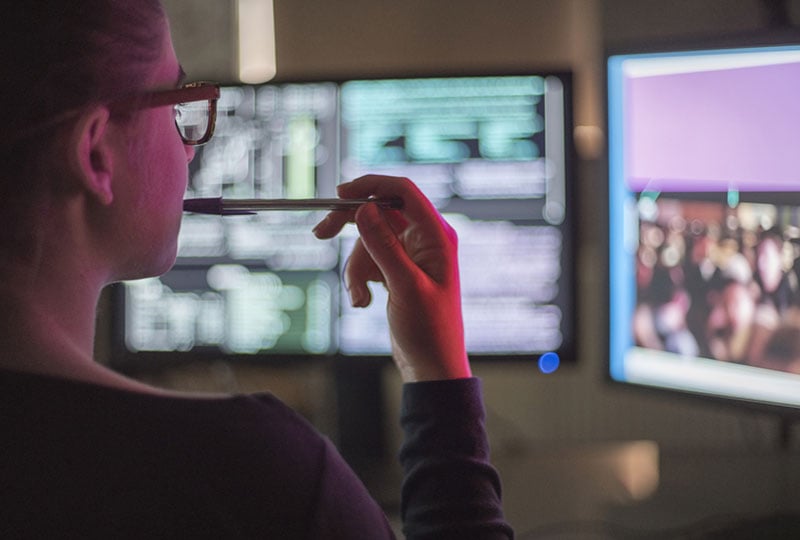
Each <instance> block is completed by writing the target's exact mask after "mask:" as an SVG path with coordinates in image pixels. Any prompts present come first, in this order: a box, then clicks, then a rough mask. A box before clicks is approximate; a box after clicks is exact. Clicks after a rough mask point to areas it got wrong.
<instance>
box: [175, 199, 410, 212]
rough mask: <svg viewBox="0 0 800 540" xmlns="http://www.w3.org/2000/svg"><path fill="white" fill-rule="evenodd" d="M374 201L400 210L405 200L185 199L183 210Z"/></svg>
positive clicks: (346, 206)
mask: <svg viewBox="0 0 800 540" xmlns="http://www.w3.org/2000/svg"><path fill="white" fill-rule="evenodd" d="M365 203H374V204H377V205H378V206H380V207H382V208H391V209H395V210H399V209H400V208H402V207H403V201H402V200H401V199H398V198H392V199H223V198H222V197H210V198H202V199H185V200H184V201H183V210H184V211H185V212H194V213H197V214H217V215H222V216H232V215H242V214H254V213H255V212H261V211H265V210H351V209H356V208H358V207H359V206H361V205H362V204H365Z"/></svg>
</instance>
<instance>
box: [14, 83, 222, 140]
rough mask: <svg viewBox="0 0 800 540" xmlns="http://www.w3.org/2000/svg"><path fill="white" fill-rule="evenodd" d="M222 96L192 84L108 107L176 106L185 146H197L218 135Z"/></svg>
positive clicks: (21, 133)
mask: <svg viewBox="0 0 800 540" xmlns="http://www.w3.org/2000/svg"><path fill="white" fill-rule="evenodd" d="M219 96H220V90H219V85H218V84H216V83H211V82H194V83H188V84H185V85H183V86H181V87H180V88H169V89H166V90H150V91H147V92H142V93H134V94H129V95H124V96H118V97H116V98H113V99H111V100H109V101H107V102H108V103H110V104H111V106H112V107H114V108H117V109H122V110H124V109H141V108H150V107H163V106H164V105H173V106H174V110H175V127H176V128H177V129H178V134H179V135H180V136H181V140H182V141H183V144H185V145H188V146H197V145H200V144H205V143H207V142H208V141H209V140H210V139H211V136H212V135H214V125H215V123H216V120H217V100H218V99H219ZM79 113H80V109H69V110H67V111H64V112H62V113H60V114H57V115H55V116H53V117H51V118H49V119H47V120H45V121H41V122H34V123H32V124H29V125H28V126H27V127H25V128H23V129H17V130H15V131H14V132H13V133H9V134H5V133H0V144H7V143H12V142H15V141H20V140H25V139H27V138H28V137H31V136H38V135H39V134H40V133H41V132H42V131H44V130H47V129H52V127H53V126H55V125H58V124H60V123H62V122H65V121H67V120H70V119H71V118H74V117H75V116H76V115H77V114H79Z"/></svg>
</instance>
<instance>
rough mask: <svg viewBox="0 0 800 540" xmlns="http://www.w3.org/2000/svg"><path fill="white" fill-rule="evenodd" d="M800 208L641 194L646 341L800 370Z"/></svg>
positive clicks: (639, 317)
mask: <svg viewBox="0 0 800 540" xmlns="http://www.w3.org/2000/svg"><path fill="white" fill-rule="evenodd" d="M798 213H800V209H797V208H785V207H777V206H773V205H764V204H747V203H742V204H739V205H737V206H735V207H734V208H730V207H728V205H727V204H724V203H717V202H701V201H682V200H674V199H660V200H647V199H642V200H640V201H639V220H640V221H639V243H638V250H637V254H636V281H637V302H636V308H635V311H634V317H633V323H632V324H633V330H634V339H635V342H636V344H637V345H639V346H641V347H646V348H650V349H657V350H663V351H669V352H673V353H676V354H680V355H683V356H689V357H697V356H700V357H705V358H711V359H715V360H719V361H724V362H735V363H740V364H748V365H752V366H756V367H762V368H767V369H773V370H780V371H788V372H793V373H799V374H800V227H798V225H797V224H796V223H793V222H794V221H795V220H794V219H792V218H793V217H796V216H797V214H798Z"/></svg>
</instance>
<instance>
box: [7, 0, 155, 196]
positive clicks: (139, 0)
mask: <svg viewBox="0 0 800 540" xmlns="http://www.w3.org/2000/svg"><path fill="white" fill-rule="evenodd" d="M164 20H165V15H164V11H163V8H162V7H161V4H160V2H159V0H136V1H134V2H131V1H129V0H70V1H67V2H65V1H63V0H29V1H26V2H14V3H11V4H10V5H8V6H4V8H3V11H2V18H0V28H2V30H1V31H0V50H2V51H3V54H2V55H0V71H1V72H2V74H3V84H2V85H1V86H0V107H2V124H0V126H2V127H1V128H0V148H2V149H0V159H2V161H3V165H2V167H1V168H0V194H2V195H3V197H4V198H5V197H15V198H17V196H24V195H25V194H24V193H20V192H19V190H20V189H21V188H23V187H25V188H26V191H28V192H30V191H35V188H36V184H35V179H36V177H38V176H41V175H42V174H44V171H42V169H43V168H45V169H46V168H47V167H48V166H49V165H52V164H50V163H47V159H44V161H43V158H46V157H47V156H48V152H47V149H49V148H51V145H53V144H55V143H57V140H58V139H59V137H60V136H61V134H60V133H59V127H60V126H61V123H59V121H58V120H59V119H62V120H63V119H64V115H65V113H67V114H68V113H69V112H70V111H73V110H75V109H76V108H79V107H81V106H84V105H86V104H88V103H92V102H95V101H99V100H103V99H106V98H109V97H112V96H114V95H117V94H119V93H120V92H124V91H130V90H131V89H136V88H137V87H141V86H142V85H144V84H146V81H147V71H148V66H149V64H150V63H151V62H152V61H153V59H154V58H156V57H157V56H158V55H159V54H160V48H161V39H159V36H160V35H161V34H162V33H163V32H164V23H163V21H164ZM21 177H23V178H25V179H26V182H27V183H29V184H30V185H28V186H20V185H18V183H17V182H18V181H19V179H20V178H21ZM39 187H41V186H39Z"/></svg>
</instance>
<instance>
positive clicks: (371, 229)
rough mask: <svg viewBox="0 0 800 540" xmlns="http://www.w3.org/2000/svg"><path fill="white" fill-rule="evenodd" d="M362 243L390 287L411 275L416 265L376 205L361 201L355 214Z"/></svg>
mask: <svg viewBox="0 0 800 540" xmlns="http://www.w3.org/2000/svg"><path fill="white" fill-rule="evenodd" d="M355 221H356V226H357V227H358V232H359V234H360V235H361V243H362V244H363V245H364V248H366V250H367V252H368V253H369V255H370V257H371V258H372V260H373V261H375V264H376V265H377V266H378V268H379V269H380V271H381V274H383V277H384V279H385V280H386V285H387V287H389V288H390V289H391V288H392V285H393V283H394V284H395V285H396V284H397V283H403V282H405V281H406V279H404V278H405V277H407V276H408V275H409V274H413V273H414V271H415V269H416V265H414V263H413V262H412V261H411V259H410V258H409V256H408V254H407V253H406V251H405V249H404V248H403V244H402V243H401V242H400V239H399V238H398V237H397V234H396V233H395V232H394V230H393V229H392V227H391V226H390V225H389V223H388V221H387V220H386V218H385V217H384V216H383V213H382V212H381V210H380V209H379V208H378V206H377V205H375V204H362V205H361V207H360V208H359V209H358V211H357V212H356V215H355Z"/></svg>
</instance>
